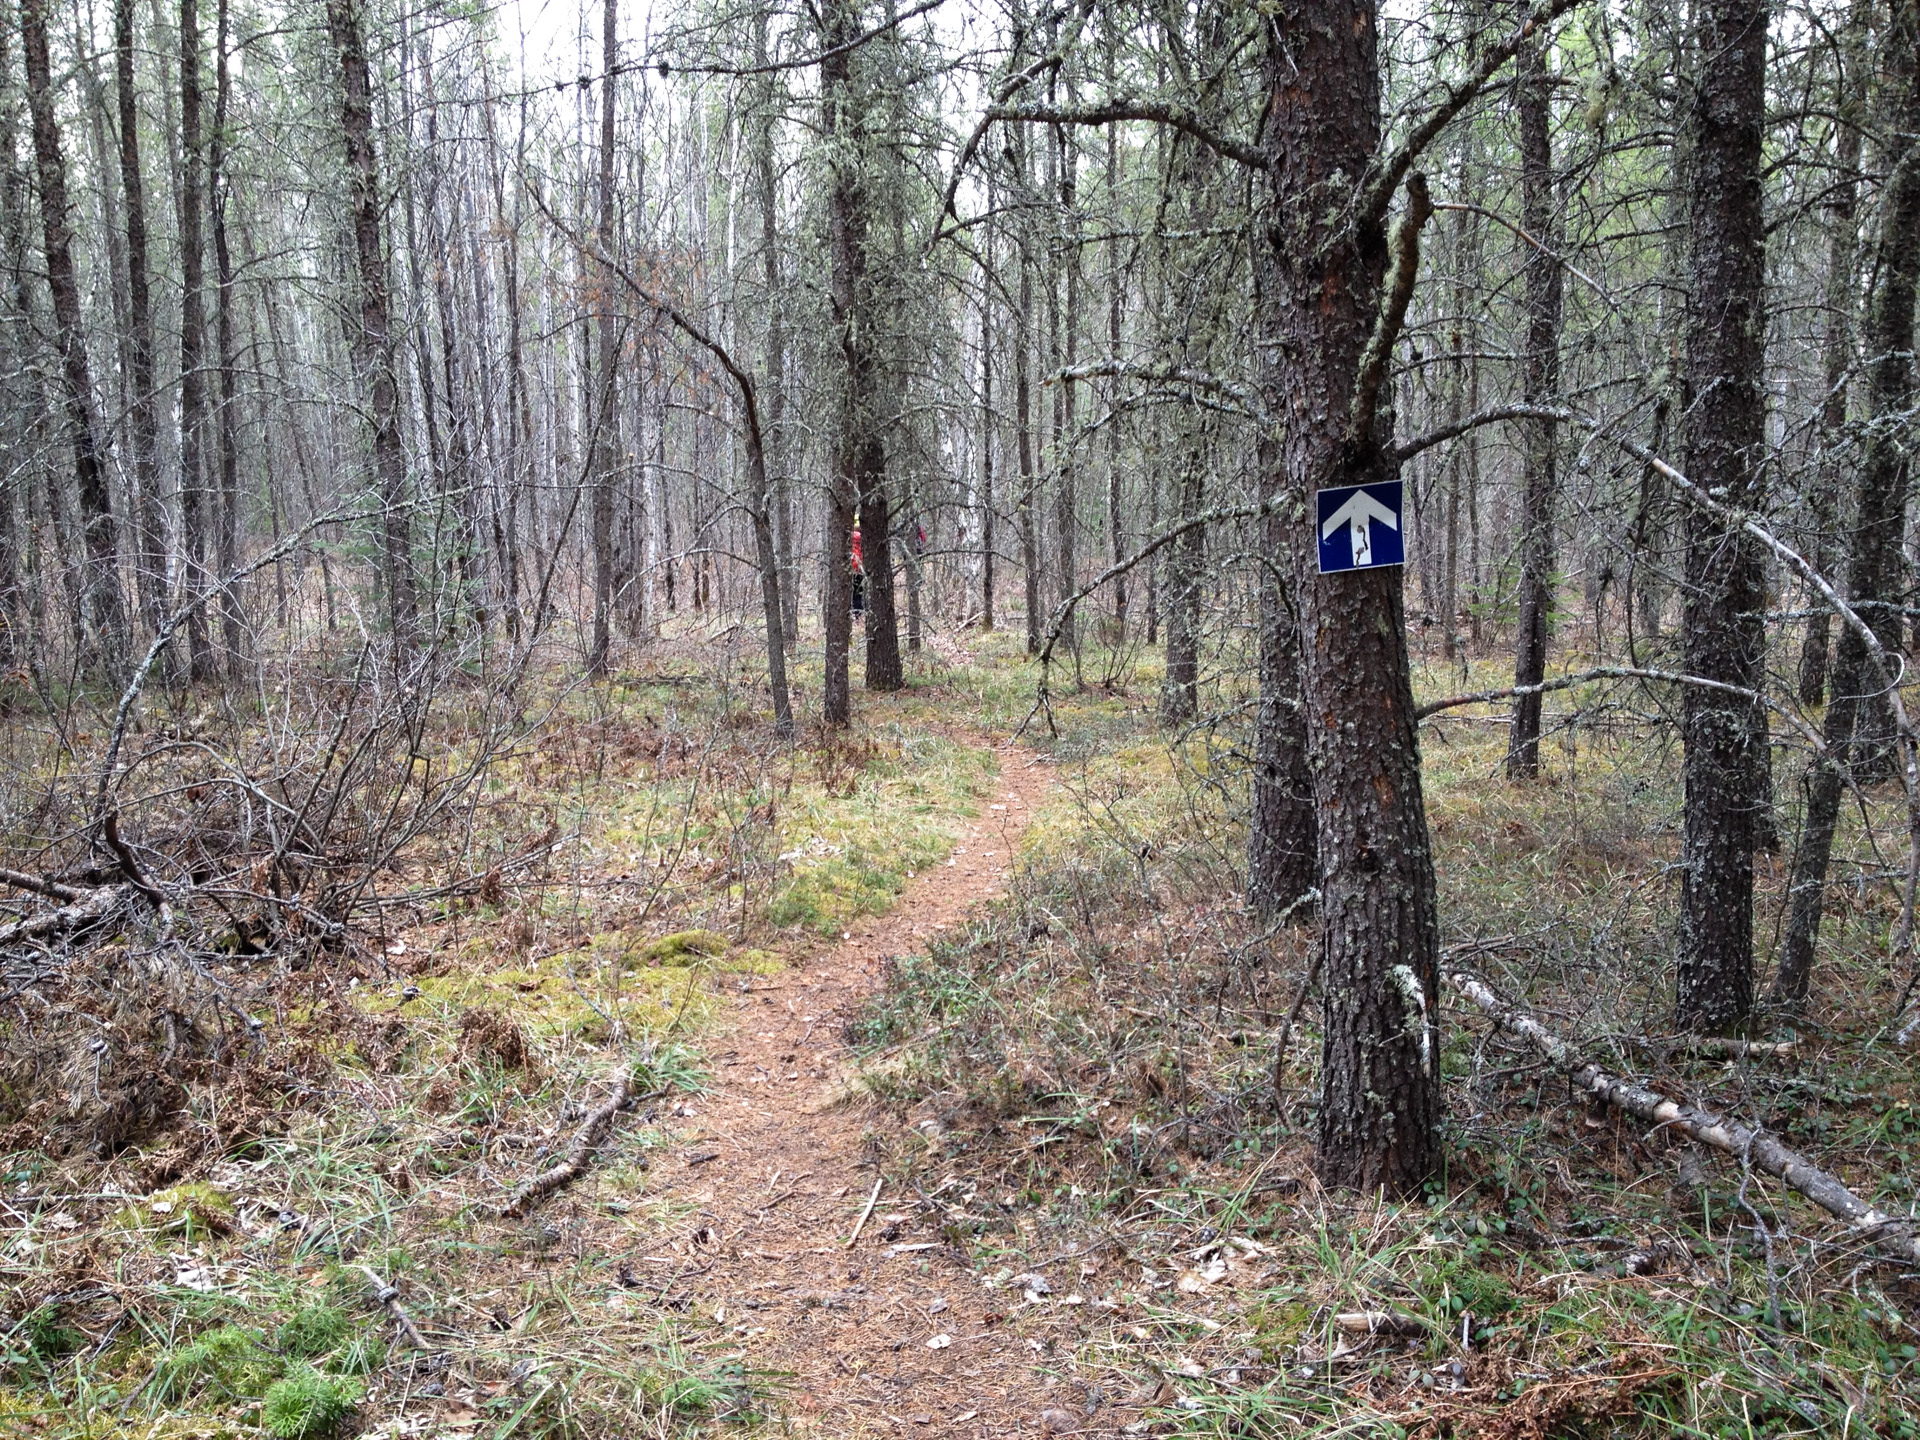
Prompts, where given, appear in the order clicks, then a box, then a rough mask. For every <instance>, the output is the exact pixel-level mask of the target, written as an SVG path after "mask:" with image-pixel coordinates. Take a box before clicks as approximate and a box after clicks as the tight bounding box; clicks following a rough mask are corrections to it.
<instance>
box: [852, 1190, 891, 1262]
mask: <svg viewBox="0 0 1920 1440" xmlns="http://www.w3.org/2000/svg"><path fill="white" fill-rule="evenodd" d="M886 1183H887V1182H886V1179H885V1177H882V1178H881V1179H878V1180H876V1181H874V1182H873V1193H872V1194H871V1195H869V1196H867V1208H866V1209H864V1210H862V1211H861V1212H860V1219H859V1222H858V1223H857V1224H855V1225H854V1227H853V1234H851V1235H849V1236H848V1237H847V1249H849V1250H851V1249H852V1248H853V1246H854V1242H855V1241H857V1240H858V1239H859V1238H860V1232H861V1231H862V1230H864V1229H866V1228H867V1221H868V1220H870V1219H872V1218H873V1207H874V1206H875V1205H876V1204H878V1203H879V1200H880V1187H881V1186H882V1185H884V1184H886Z"/></svg>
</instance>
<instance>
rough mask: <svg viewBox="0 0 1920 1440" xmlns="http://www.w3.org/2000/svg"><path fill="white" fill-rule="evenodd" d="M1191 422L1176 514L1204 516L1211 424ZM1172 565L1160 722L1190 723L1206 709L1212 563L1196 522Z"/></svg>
mask: <svg viewBox="0 0 1920 1440" xmlns="http://www.w3.org/2000/svg"><path fill="white" fill-rule="evenodd" d="M1185 424H1186V425H1187V426H1189V427H1191V428H1192V429H1193V430H1194V431H1197V432H1199V433H1198V434H1197V435H1189V436H1188V438H1186V439H1185V440H1183V441H1182V442H1181V446H1180V451H1179V455H1180V462H1181V471H1180V490H1179V504H1178V509H1177V512H1176V516H1175V518H1176V519H1178V520H1186V519H1190V518H1191V517H1193V516H1195V515H1198V514H1200V513H1201V512H1202V511H1203V510H1205V509H1206V504H1207V469H1206V467H1207V464H1208V460H1209V458H1210V451H1209V446H1208V444H1207V441H1206V439H1205V431H1206V428H1207V422H1206V421H1205V420H1204V419H1202V418H1201V417H1199V416H1197V415H1192V416H1188V417H1187V418H1186V420H1185ZM1170 551H1171V554H1170V559H1169V561H1168V564H1167V663H1166V675H1165V679H1164V680H1163V681H1162V683H1161V686H1160V723H1161V724H1162V725H1168V726H1173V725H1184V724H1186V723H1187V722H1189V721H1191V720H1192V719H1193V718H1194V717H1195V716H1196V715H1198V714H1199V713H1200V586H1201V580H1202V576H1203V574H1204V573H1205V571H1206V567H1207V532H1206V531H1205V530H1204V529H1202V528H1200V527H1198V526H1196V527H1194V528H1193V529H1191V530H1189V531H1187V532H1186V533H1185V534H1184V535H1182V536H1181V537H1180V538H1179V539H1178V540H1176V541H1174V542H1173V545H1172V546H1171V547H1170Z"/></svg>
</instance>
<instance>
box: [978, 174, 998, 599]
mask: <svg viewBox="0 0 1920 1440" xmlns="http://www.w3.org/2000/svg"><path fill="white" fill-rule="evenodd" d="M987 196H988V199H987V208H988V209H989V210H991V209H992V208H993V192H992V190H991V189H989V190H988V192H987ZM981 243H982V245H983V246H984V254H985V259H984V261H983V263H982V264H981V267H980V628H981V629H982V630H991V629H993V580H994V575H993V560H994V555H993V547H994V543H995V537H994V533H993V520H994V515H993V503H994V502H993V451H994V445H995V442H996V441H997V440H998V438H999V433H1000V427H999V426H998V425H997V424H996V423H995V417H994V413H993V232H992V230H988V231H987V233H986V235H985V236H984V237H983V238H982V242H981Z"/></svg>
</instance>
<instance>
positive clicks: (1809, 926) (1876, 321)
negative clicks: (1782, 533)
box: [1771, 0, 1920, 1010]
mask: <svg viewBox="0 0 1920 1440" xmlns="http://www.w3.org/2000/svg"><path fill="white" fill-rule="evenodd" d="M1885 34H1886V38H1885V41H1884V43H1883V44H1882V45H1881V46H1880V47H1879V48H1880V51H1881V53H1882V54H1884V55H1885V57H1886V62H1885V63H1886V66H1887V70H1888V71H1889V72H1890V78H1891V81H1892V84H1891V85H1890V86H1889V90H1890V92H1891V98H1890V102H1889V109H1890V111H1891V112H1892V113H1891V114H1889V115H1888V116H1887V117H1886V120H1885V121H1884V122H1883V123H1882V124H1881V126H1880V127H1879V128H1880V130H1881V133H1883V134H1887V135H1895V136H1899V137H1900V138H1899V140H1898V142H1897V143H1896V146H1895V148H1894V153H1892V154H1890V155H1889V156H1888V157H1887V158H1888V160H1889V162H1890V164H1891V169H1892V173H1891V176H1890V178H1889V181H1888V184H1887V190H1886V193H1885V195H1884V196H1883V197H1882V200H1881V219H1880V233H1879V238H1878V245H1877V252H1878V253H1877V254H1876V255H1875V256H1874V266H1873V268H1874V273H1875V277H1876V283H1875V286H1874V290H1873V295H1872V297H1871V299H1870V301H1869V303H1868V307H1867V317H1866V325H1865V327H1864V333H1863V335H1862V337H1861V338H1862V341H1863V346H1862V348H1863V349H1864V351H1865V353H1866V354H1867V356H1868V357H1869V358H1868V361H1867V367H1866V369H1867V376H1866V379H1867V396H1868V402H1869V409H1870V414H1871V417H1872V420H1873V423H1872V424H1870V425H1869V426H1868V427H1867V439H1866V454H1865V456H1864V458H1863V462H1862V464H1861V466H1860V470H1859V478H1858V482H1857V488H1856V494H1855V500H1854V510H1853V530H1852V534H1851V535H1850V536H1849V542H1850V543H1849V564H1848V571H1847V590H1848V592H1849V596H1850V598H1851V599H1852V601H1853V603H1854V605H1855V607H1856V608H1857V609H1859V610H1861V612H1862V615H1863V618H1865V616H1866V615H1867V614H1870V613H1871V612H1870V611H1869V610H1868V609H1867V606H1866V605H1865V604H1863V603H1862V602H1863V601H1874V600H1884V599H1885V598H1886V597H1888V596H1891V595H1892V594H1893V593H1895V591H1896V590H1897V586H1898V581H1897V574H1898V567H1899V562H1900V552H1899V535H1900V527H1899V526H1898V525H1896V524H1894V523H1892V522H1891V521H1890V520H1888V519H1887V517H1889V516H1892V515H1895V514H1897V513H1899V512H1900V510H1901V508H1902V500H1901V497H1903V496H1904V494H1905V492H1906V489H1907V487H1908V486H1909V485H1910V484H1911V482H1912V472H1913V459H1912V456H1911V455H1910V454H1908V453H1907V451H1906V450H1905V448H1904V447H1903V446H1902V445H1901V443H1900V438H1899V433H1898V420H1897V417H1899V416H1902V415H1906V414H1909V413H1911V411H1912V409H1913V406H1914V403H1915V399H1916V387H1915V380H1914V360H1913V347H1914V302H1915V297H1916V293H1917V292H1920V138H1916V137H1920V0H1894V5H1893V10H1892V14H1891V15H1890V16H1889V19H1888V23H1887V29H1886V32H1885ZM1895 623H1897V619H1896V622H1895ZM1875 629H1876V633H1877V632H1878V627H1877V626H1876V627H1875ZM1885 683H1886V680H1885V678H1884V677H1882V676H1881V675H1879V674H1878V673H1877V668H1876V667H1875V666H1874V665H1873V664H1872V662H1871V660H1870V659H1869V657H1868V655H1867V651H1866V646H1865V644H1863V643H1862V641H1861V639H1860V637H1859V636H1858V635H1857V634H1856V633H1855V632H1854V631H1853V630H1852V629H1851V628H1850V627H1848V626H1845V625H1842V626H1841V627H1840V639H1839V644H1838V645H1837V646H1836V647H1835V655H1834V665H1833V679H1832V685H1831V695H1830V698H1829V699H1828V701H1827V712H1826V715H1825V717H1824V724H1823V731H1824V735H1823V738H1824V739H1825V741H1826V745H1827V752H1826V754H1825V755H1824V756H1823V757H1821V761H1820V763H1818V764H1816V765H1815V766H1814V767H1813V770H1812V773H1811V776H1810V778H1809V781H1808V785H1807V812H1806V819H1805V821H1804V823H1803V825H1802V827H1801V839H1800V847H1799V849H1798V850H1797V851H1796V852H1795V854H1794V857H1793V875H1792V880H1791V882H1790V885H1789V890H1788V897H1789V899H1788V912H1787V929H1786V935H1785V938H1784V941H1783V943H1782V946H1781V956H1780V970H1779V973H1778V974H1777V975H1776V977H1775V979H1774V985H1773V991H1772V996H1771V998H1772V1000H1773V1002H1774V1003H1775V1004H1777V1005H1781V1006H1784V1007H1786V1008H1788V1009H1792V1010H1799V1009H1803V1008H1805V1006H1806V1003H1807V998H1808V996H1809V994H1810V992H1811V987H1812V976H1813V961H1814V953H1815V948H1816V946H1817V944H1818V942H1819V938H1820V921H1821V916H1822V912H1823V910H1824V907H1825V899H1826V893H1825V891H1826V878H1827V866H1828V863H1829V861H1830V860H1831V858H1832V854H1833V833H1834V826H1835V824H1836V822H1837V821H1838V818H1839V813H1840V802H1841V799H1842V794H1841V792H1842V788H1843V783H1844V777H1843V775H1842V769H1843V767H1845V766H1846V765H1847V764H1848V763H1849V761H1850V759H1851V753H1850V752H1851V751H1852V750H1853V749H1854V748H1855V747H1856V746H1857V745H1858V743H1859V741H1858V739H1857V732H1858V731H1859V730H1860V729H1861V728H1863V722H1864V721H1865V720H1866V718H1867V716H1866V712H1867V711H1868V708H1869V706H1870V705H1871V703H1872V699H1873V697H1874V696H1875V695H1876V694H1877V693H1878V692H1879V691H1880V690H1881V689H1882V688H1883V687H1884V685H1885ZM1869 738H1870V740H1871V739H1876V738H1877V737H1873V736H1872V735H1871V732H1869Z"/></svg>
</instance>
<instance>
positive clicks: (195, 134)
mask: <svg viewBox="0 0 1920 1440" xmlns="http://www.w3.org/2000/svg"><path fill="white" fill-rule="evenodd" d="M201 119H202V115H201V92H200V14H199V9H198V0H180V151H181V159H182V161H183V164H182V165H181V169H180V222H179V223H180V544H181V551H182V557H181V558H182V566H181V568H182V571H183V575H182V579H183V582H184V588H185V590H186V594H187V596H188V598H189V599H190V600H191V601H192V602H193V609H192V611H191V612H190V613H189V614H188V616H187V655H188V665H189V674H190V676H191V678H192V679H193V680H194V681H195V682H196V683H199V682H204V681H206V680H210V679H212V678H213V673H214V663H213V644H212V641H211V639H210V638H209V634H208V630H207V612H206V608H205V601H206V596H207V588H208V576H207V511H208V509H209V506H208V503H207V502H208V498H209V497H208V494H207V456H206V449H207V365H206V346H207V315H206V258H205V257H206V243H205V231H204V229H203V228H202V217H203V216H204V215H205V214H206V208H207V207H206V151H205V146H204V143H203V136H202V134H201Z"/></svg>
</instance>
